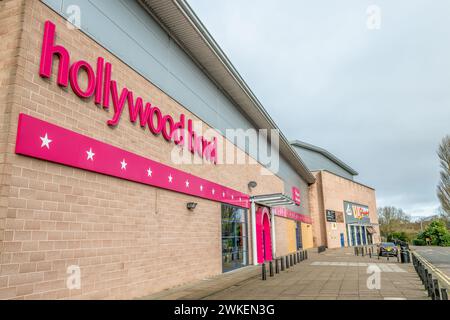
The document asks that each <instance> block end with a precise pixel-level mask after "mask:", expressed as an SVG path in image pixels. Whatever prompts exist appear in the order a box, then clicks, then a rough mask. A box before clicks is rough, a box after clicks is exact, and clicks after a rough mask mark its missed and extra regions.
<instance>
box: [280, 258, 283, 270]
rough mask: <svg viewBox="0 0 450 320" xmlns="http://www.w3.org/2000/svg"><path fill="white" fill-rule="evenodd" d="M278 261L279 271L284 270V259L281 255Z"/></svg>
mask: <svg viewBox="0 0 450 320" xmlns="http://www.w3.org/2000/svg"><path fill="white" fill-rule="evenodd" d="M280 262H281V271H284V259H283V257H281V258H280Z"/></svg>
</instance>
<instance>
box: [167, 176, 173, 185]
mask: <svg viewBox="0 0 450 320" xmlns="http://www.w3.org/2000/svg"><path fill="white" fill-rule="evenodd" d="M168 178H169V183H172V180H173V177H172V175H171V174H170V175H169V177H168Z"/></svg>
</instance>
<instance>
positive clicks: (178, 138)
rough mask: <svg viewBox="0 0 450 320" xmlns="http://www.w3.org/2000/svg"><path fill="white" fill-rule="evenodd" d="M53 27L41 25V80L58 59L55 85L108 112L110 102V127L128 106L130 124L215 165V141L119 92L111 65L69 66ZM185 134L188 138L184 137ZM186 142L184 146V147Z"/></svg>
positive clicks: (128, 92)
mask: <svg viewBox="0 0 450 320" xmlns="http://www.w3.org/2000/svg"><path fill="white" fill-rule="evenodd" d="M55 35H56V27H55V24H53V23H52V22H50V21H46V22H45V25H44V36H43V43H42V52H41V60H40V67H39V75H40V76H41V77H42V78H50V77H51V73H52V65H53V58H54V57H55V56H56V57H58V59H59V64H58V74H57V79H56V82H57V84H58V85H59V86H61V87H68V86H69V84H70V87H71V88H72V91H73V92H74V93H75V94H76V95H77V96H78V97H80V98H82V99H89V98H93V100H94V103H95V104H97V105H101V106H102V107H103V108H104V109H106V110H107V109H109V107H110V104H111V101H112V106H113V110H114V115H113V117H112V119H110V120H108V121H107V124H108V125H109V126H117V125H118V124H119V121H120V118H121V116H122V112H123V109H124V107H125V104H127V105H128V111H129V117H130V121H131V122H132V123H136V122H137V121H138V118H139V124H140V126H141V127H143V128H145V127H148V129H149V130H150V132H152V133H153V134H154V135H160V134H161V135H162V136H163V137H164V139H165V140H167V141H173V142H174V143H175V144H176V145H178V146H180V147H181V146H185V145H187V148H188V150H189V151H190V152H191V153H192V154H197V155H199V156H200V157H202V158H204V159H206V160H208V161H210V162H212V163H214V164H217V158H218V155H217V138H216V137H213V138H212V139H211V140H209V139H207V138H205V137H203V136H201V135H199V134H197V133H196V132H195V130H194V129H193V122H192V120H191V119H188V120H187V128H186V119H185V118H186V117H185V115H184V114H180V116H179V120H178V121H175V120H174V119H173V118H172V116H170V115H168V114H166V115H164V114H163V113H162V111H161V110H160V109H159V108H158V107H157V106H153V105H152V104H151V103H149V102H144V100H143V99H142V97H140V96H135V94H134V93H133V91H131V90H129V89H127V88H126V87H123V88H122V89H121V90H119V86H118V84H117V81H115V80H113V79H112V65H111V63H109V62H105V59H104V58H102V57H98V58H97V64H96V69H95V71H94V68H93V67H92V66H91V65H90V64H89V63H88V62H86V61H84V60H79V61H75V62H73V63H72V64H71V61H70V53H69V51H68V50H67V49H66V48H65V47H63V46H62V45H57V44H55ZM81 72H85V73H86V76H87V86H86V88H81V86H80V85H79V75H80V73H81ZM186 134H187V137H186ZM186 140H187V144H186Z"/></svg>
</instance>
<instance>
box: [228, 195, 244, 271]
mask: <svg viewBox="0 0 450 320" xmlns="http://www.w3.org/2000/svg"><path fill="white" fill-rule="evenodd" d="M247 264H248V252H247V210H245V209H242V208H237V207H233V206H230V205H225V204H223V205H222V265H223V271H224V272H226V271H229V270H233V269H236V268H240V267H242V266H245V265H247Z"/></svg>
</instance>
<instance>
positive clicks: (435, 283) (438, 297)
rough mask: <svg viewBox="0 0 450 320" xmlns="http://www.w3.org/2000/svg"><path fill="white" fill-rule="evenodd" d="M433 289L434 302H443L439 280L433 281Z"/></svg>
mask: <svg viewBox="0 0 450 320" xmlns="http://www.w3.org/2000/svg"><path fill="white" fill-rule="evenodd" d="M433 288H434V295H433V297H434V299H433V300H441V294H440V290H439V282H438V281H437V279H433Z"/></svg>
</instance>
